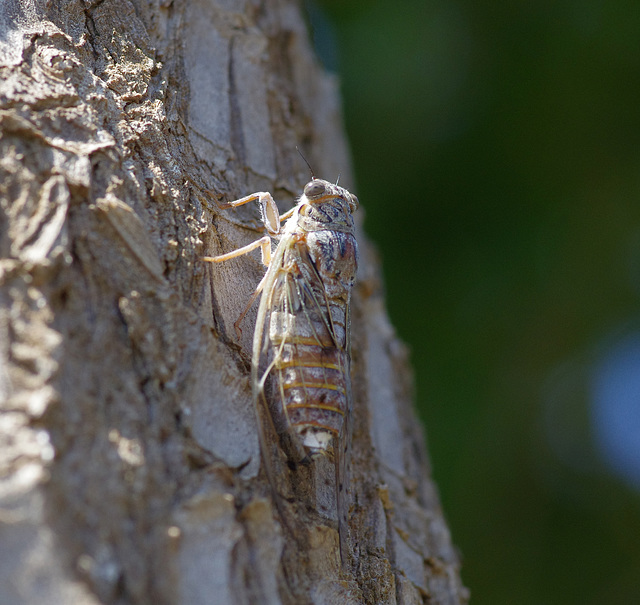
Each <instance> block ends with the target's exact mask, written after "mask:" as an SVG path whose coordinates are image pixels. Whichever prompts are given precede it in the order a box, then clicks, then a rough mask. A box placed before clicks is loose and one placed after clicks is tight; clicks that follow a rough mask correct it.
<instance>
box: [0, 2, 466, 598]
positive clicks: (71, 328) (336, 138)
mask: <svg viewBox="0 0 640 605" xmlns="http://www.w3.org/2000/svg"><path fill="white" fill-rule="evenodd" d="M0 70H1V73H0V134H1V138H0V147H1V153H2V155H1V158H2V159H1V160H0V171H1V182H0V187H1V190H0V196H1V201H2V213H1V214H0V221H1V222H0V257H1V259H0V263H1V265H0V284H1V289H0V297H1V299H0V399H1V401H2V415H1V416H0V439H1V448H0V465H1V477H2V480H1V483H0V545H1V546H0V602H2V603H6V604H12V603H16V604H18V603H20V604H23V603H82V604H85V603H86V604H93V603H185V604H186V603H189V604H196V603H197V604H199V603H222V604H244V603H270V604H279V603H287V604H290V603H291V604H293V603H314V604H321V603H322V604H325V603H371V604H381V603H403V604H405V603H426V602H429V603H461V602H464V601H465V600H466V598H467V597H466V590H465V589H464V588H463V587H462V585H461V582H460V578H459V571H458V568H459V562H458V557H457V554H456V552H455V550H454V548H453V547H452V544H451V540H450V537H449V532H448V530H447V526H446V523H445V521H444V519H443V515H442V511H441V509H440V506H439V502H438V497H437V494H436V491H435V487H434V485H433V483H432V480H431V479H430V476H429V467H428V461H427V457H426V453H425V447H424V436H423V434H422V431H421V429H420V428H419V426H418V424H417V422H416V419H415V416H414V413H413V411H412V407H411V397H412V395H411V376H410V371H409V369H408V361H407V353H406V350H405V348H404V346H403V345H402V344H401V343H400V342H399V341H398V340H397V338H396V337H395V335H394V332H393V329H392V328H391V326H390V325H389V322H388V320H387V317H386V314H385V310H384V303H383V297H382V288H381V285H380V277H379V275H380V269H379V266H378V263H377V261H376V257H375V253H374V252H373V251H372V248H371V246H370V244H369V243H368V242H367V240H366V237H365V236H364V235H363V234H362V233H361V232H360V234H359V241H360V246H361V262H360V270H359V280H358V284H357V286H356V292H355V294H354V301H353V317H352V340H353V344H352V357H353V392H354V405H355V411H354V435H353V448H352V449H353V455H352V463H351V478H352V479H351V511H350V522H349V524H350V530H349V544H350V548H349V554H348V557H347V558H346V562H345V567H344V569H343V568H342V567H341V566H340V561H339V557H338V540H337V532H336V523H335V511H333V512H332V504H331V497H332V496H331V493H332V492H331V490H330V489H329V488H328V487H327V486H326V485H324V482H323V478H324V477H325V476H326V475H327V473H326V469H325V470H323V469H322V468H321V467H322V463H318V466H319V468H317V469H312V471H313V472H312V471H309V472H306V473H302V474H300V473H298V475H296V477H297V479H296V481H298V482H299V485H298V486H297V489H296V492H295V493H294V494H292V495H291V494H290V498H289V500H287V501H286V504H285V505H286V506H288V507H289V508H290V509H291V511H292V513H293V514H295V515H298V516H299V517H300V521H301V523H300V528H302V529H300V530H299V531H300V532H301V533H300V535H299V536H295V535H294V536H291V535H290V534H289V533H288V532H287V531H286V530H285V528H283V527H282V526H281V524H280V521H279V515H278V510H277V509H276V507H275V506H274V503H273V500H272V494H271V491H270V490H269V487H268V484H267V481H266V477H265V475H264V471H263V470H261V464H260V452H259V444H258V437H257V427H256V421H255V415H254V411H253V409H252V402H251V385H250V378H249V363H250V355H251V337H252V334H251V332H252V321H254V318H255V313H254V314H253V316H252V315H250V316H249V317H248V319H247V320H246V321H245V322H244V323H243V326H242V327H243V334H242V338H241V339H240V341H239V342H238V341H237V340H236V337H235V333H234V330H233V322H234V321H235V320H236V318H237V317H238V316H239V314H240V312H241V311H242V309H243V307H244V306H245V305H246V302H247V301H248V300H249V297H250V295H251V293H252V291H253V289H254V288H255V286H256V284H257V283H258V281H259V280H260V278H261V276H262V274H263V269H262V268H261V265H260V262H259V260H258V259H257V258H252V257H243V258H240V259H236V260H232V261H229V262H228V263H225V264H224V265H216V266H210V265H207V264H205V263H203V262H201V261H200V260H199V258H200V257H201V256H203V255H206V254H208V255H213V254H218V253H221V252H227V251H229V250H232V249H234V248H236V247H238V246H240V245H243V244H246V243H248V242H249V241H251V240H253V239H255V238H256V237H257V236H258V234H257V230H258V229H259V221H258V215H257V213H256V209H255V208H249V207H243V208H241V209H238V210H236V211H229V210H222V211H221V210H219V209H218V207H217V203H216V202H217V201H229V200H232V199H235V198H238V197H241V196H242V195H246V194H248V193H251V192H253V191H259V190H266V191H271V192H272V193H273V194H274V196H275V197H276V199H277V200H278V201H279V202H282V203H283V205H282V207H281V210H285V209H287V208H288V207H289V206H290V204H291V203H292V201H293V199H294V197H295V196H297V195H299V194H300V193H301V187H302V186H303V185H304V183H305V182H306V181H308V180H309V177H308V174H307V171H306V167H305V166H304V164H303V163H302V162H301V160H300V158H299V156H298V154H297V153H296V150H295V147H296V146H299V147H300V148H301V149H303V150H304V152H305V155H306V156H307V159H308V160H309V162H310V163H311V165H312V166H313V167H314V170H315V171H316V174H317V175H318V176H321V177H324V178H327V179H335V178H336V177H337V175H338V174H339V173H342V177H341V184H344V186H346V187H348V188H349V189H350V190H351V191H354V192H355V193H357V191H355V188H354V187H353V185H352V183H353V179H352V175H351V172H350V166H349V158H348V151H347V147H346V143H345V139H344V134H343V131H342V125H341V121H340V111H339V104H338V91H337V83H336V81H335V79H334V78H333V77H332V76H330V75H328V74H327V73H325V72H323V70H322V69H321V68H320V67H319V66H318V64H317V63H316V61H315V59H314V56H313V54H312V52H311V50H310V47H309V42H308V37H307V32H306V29H305V25H304V21H303V19H302V16H301V13H300V8H299V6H298V4H297V3H296V2H294V1H293V0H262V1H258V0H245V1H240V0H238V1H236V2H229V1H228V0H210V1H190V2H186V1H183V0H175V1H171V0H148V1H144V0H119V1H115V0H114V1H103V2H100V1H96V2H88V1H87V2H84V1H82V0H59V1H57V2H52V3H38V2H30V1H27V0H23V1H19V0H5V2H4V3H2V4H0ZM361 202H362V203H363V206H364V207H366V200H361ZM360 219H361V217H360ZM298 500H300V501H298ZM301 502H302V504H303V505H302V504H301ZM296 527H297V525H296Z"/></svg>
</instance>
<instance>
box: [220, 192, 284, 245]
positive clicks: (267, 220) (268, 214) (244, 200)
mask: <svg viewBox="0 0 640 605" xmlns="http://www.w3.org/2000/svg"><path fill="white" fill-rule="evenodd" d="M249 202H258V204H260V216H261V217H262V222H263V223H264V226H265V227H266V228H267V232H268V233H270V234H271V235H277V234H278V233H280V221H281V220H282V219H281V218H280V213H279V212H278V207H277V206H276V203H275V202H274V201H273V197H271V194H270V193H269V192H268V191H258V192H256V193H252V194H251V195H247V196H245V197H241V198H240V199H239V200H234V201H233V202H226V203H223V204H218V206H219V207H220V208H223V209H224V208H236V207H237V206H242V205H244V204H248V203H249Z"/></svg>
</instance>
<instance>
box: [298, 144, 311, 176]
mask: <svg viewBox="0 0 640 605" xmlns="http://www.w3.org/2000/svg"><path fill="white" fill-rule="evenodd" d="M296 151H297V152H298V153H299V154H300V157H301V158H302V159H303V160H304V163H305V164H306V165H307V166H308V167H309V172H310V173H311V179H312V180H313V179H315V178H316V175H315V174H313V168H311V164H309V162H307V158H305V157H304V156H303V155H302V151H300V150H299V149H298V146H297V145H296Z"/></svg>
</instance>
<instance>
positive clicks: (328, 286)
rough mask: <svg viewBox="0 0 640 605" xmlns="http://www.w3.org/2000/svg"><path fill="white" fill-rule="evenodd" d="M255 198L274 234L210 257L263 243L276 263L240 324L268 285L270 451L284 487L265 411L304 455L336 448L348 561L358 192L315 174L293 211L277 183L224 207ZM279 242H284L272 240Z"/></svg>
mask: <svg viewBox="0 0 640 605" xmlns="http://www.w3.org/2000/svg"><path fill="white" fill-rule="evenodd" d="M252 201H257V202H258V204H259V206H260V212H261V216H262V221H263V223H264V226H265V228H266V231H267V235H265V236H264V237H262V238H260V239H258V240H256V241H255V242H253V243H251V244H249V245H247V246H244V247H242V248H238V249H237V250H234V251H232V252H229V253H227V254H222V255H220V256H214V257H203V259H202V260H204V261H208V262H214V263H219V262H223V261H225V260H228V259H231V258H235V257H237V256H240V255H243V254H246V253H247V252H250V251H252V250H255V249H257V248H260V249H261V251H262V262H263V264H264V265H265V266H266V267H267V270H266V273H265V275H264V277H263V278H262V280H261V281H260V283H259V284H258V286H257V288H256V290H255V292H254V294H253V296H252V297H251V300H250V301H249V305H248V306H247V308H246V309H245V310H244V311H243V313H242V314H241V315H240V317H239V318H238V320H237V321H236V323H235V328H236V332H238V334H239V333H240V328H239V324H240V322H241V321H242V320H243V318H244V317H245V315H246V314H247V312H248V310H249V309H250V308H251V306H252V305H253V303H254V302H255V300H256V298H257V297H258V296H259V295H261V299H260V305H259V307H258V314H257V320H256V328H255V333H254V338H253V352H252V363H251V367H252V383H253V397H254V403H255V405H256V413H257V416H258V426H259V428H260V429H261V430H260V446H261V451H262V457H263V460H264V463H265V467H266V470H267V475H268V478H269V482H270V483H271V485H272V488H273V489H274V491H275V480H274V479H275V478H274V476H273V471H272V470H271V469H272V465H271V463H270V460H269V454H268V452H269V450H268V448H267V441H266V437H265V433H264V426H263V422H264V420H262V417H263V411H266V412H268V414H270V417H271V419H272V421H273V424H274V426H275V427H276V428H278V427H280V429H279V430H280V431H281V432H282V430H284V432H285V433H287V434H288V435H289V436H290V437H291V441H292V442H293V449H294V452H296V455H297V457H298V462H301V461H309V460H311V459H313V458H315V457H316V456H320V455H326V456H329V457H330V459H331V460H332V462H333V464H334V468H335V477H336V480H335V486H336V487H335V489H336V494H335V496H336V507H337V513H338V533H339V539H340V555H341V560H342V561H343V564H344V561H345V556H346V531H347V512H348V481H349V478H348V466H349V461H348V455H349V445H350V439H351V413H352V401H351V378H350V337H349V331H350V302H351V289H352V287H353V284H354V281H355V277H356V270H357V264H358V246H357V242H356V237H355V226H354V221H353V216H352V215H353V213H354V212H355V211H356V209H357V208H358V198H357V197H356V196H355V195H353V194H352V193H349V191H347V190H346V189H343V188H342V187H339V186H338V185H337V184H336V185H334V184H332V183H329V182H328V181H324V180H322V179H317V178H315V177H313V178H312V180H311V181H310V182H309V183H307V184H306V186H305V187H304V192H303V194H302V196H300V198H299V200H298V203H297V205H296V206H294V207H293V208H292V209H291V210H290V211H288V212H286V213H285V214H284V215H283V216H280V215H279V212H278V208H277V206H276V204H275V202H274V201H273V198H272V196H271V194H269V193H267V192H258V193H254V194H251V195H248V196H246V197H243V198H241V199H239V200H236V201H233V202H229V203H227V204H225V205H224V206H223V207H225V208H228V207H237V206H241V205H242V204H246V203H249V202H252ZM285 220H286V223H285V224H284V226H281V222H282V221H285ZM274 242H277V246H276V247H275V250H272V245H273V243H274ZM267 417H268V416H267ZM276 496H277V494H276Z"/></svg>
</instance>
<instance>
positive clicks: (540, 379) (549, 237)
mask: <svg viewBox="0 0 640 605" xmlns="http://www.w3.org/2000/svg"><path fill="white" fill-rule="evenodd" d="M308 8H309V12H310V15H311V22H312V28H313V31H314V37H315V42H316V45H317V48H318V51H319V53H320V54H321V56H322V57H324V60H325V62H326V63H327V65H328V66H329V68H331V69H333V70H335V71H337V72H339V74H340V78H341V81H342V90H343V96H344V104H345V120H346V125H347V131H348V133H349V137H350V141H351V145H352V151H353V157H354V163H355V168H356V173H357V185H356V186H352V184H346V183H345V186H347V187H349V188H350V189H351V190H352V191H354V192H355V193H356V194H357V195H358V197H359V199H360V201H361V204H362V206H361V207H362V208H364V210H365V212H366V223H365V224H366V229H367V231H368V233H369V235H370V236H371V238H372V239H373V240H374V241H375V242H376V244H377V246H378V248H379V251H380V253H381V257H382V260H383V264H384V270H385V279H386V288H387V297H388V307H389V312H390V314H391V317H392V321H393V323H394V325H395V326H396V328H397V331H398V333H399V335H400V337H401V338H402V339H403V340H404V341H405V342H407V343H408V344H409V345H410V347H411V350H412V358H413V364H414V368H415V374H416V389H417V406H418V409H419V413H420V414H421V416H422V418H423V419H424V421H425V424H426V426H427V431H428V442H429V450H430V454H431V458H432V462H433V469H434V474H435V478H436V480H437V483H438V486H439V488H440V491H441V495H442V500H443V505H444V508H445V511H446V515H447V517H448V519H449V522H450V526H451V529H452V532H453V538H454V541H455V543H456V544H457V546H458V547H459V549H460V551H461V553H462V558H463V570H462V571H463V579H464V581H465V583H466V585H467V586H468V587H469V588H470V589H471V595H472V603H474V604H475V605H483V604H492V605H495V604H496V603H518V604H520V605H527V604H532V605H533V604H536V605H539V604H556V603H558V604H563V605H567V604H574V603H575V604H578V603H579V604H581V605H584V604H587V605H589V604H594V605H595V604H596V603H597V604H600V603H607V604H609V605H617V604H620V605H622V604H625V605H626V604H632V603H639V602H640V496H639V492H638V490H639V489H640V344H639V343H640V313H639V309H640V204H639V203H638V197H639V196H638V194H639V192H640V3H638V2H637V0H634V1H626V2H625V1H618V0H615V1H606V0H581V1H577V0H572V1H570V0H558V1H554V2H547V1H544V0H543V1H541V2H535V3H532V2H522V1H520V2H518V1H515V2H509V3H494V2H482V1H475V2H472V1H471V0H459V1H456V2H451V1H444V0H434V1H431V2H426V1H419V0H403V2H391V1H389V0H387V1H382V0H377V1H376V0H372V1H364V0H363V1H358V0H351V1H349V0H322V1H318V2H317V3H316V4H310V5H309V7H308Z"/></svg>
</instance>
